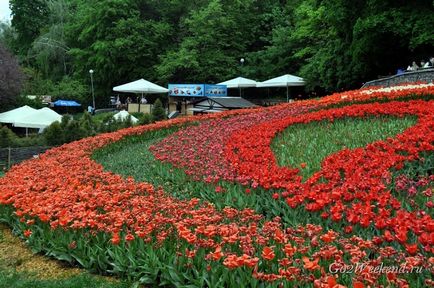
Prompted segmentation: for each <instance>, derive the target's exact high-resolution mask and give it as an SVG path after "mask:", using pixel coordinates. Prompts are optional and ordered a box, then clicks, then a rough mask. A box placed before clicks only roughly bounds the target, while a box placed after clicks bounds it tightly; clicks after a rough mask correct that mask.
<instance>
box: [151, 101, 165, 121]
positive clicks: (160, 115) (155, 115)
mask: <svg viewBox="0 0 434 288" xmlns="http://www.w3.org/2000/svg"><path fill="white" fill-rule="evenodd" d="M152 119H153V120H154V121H161V120H164V119H167V114H166V110H164V108H163V104H162V103H161V100H160V99H157V100H155V102H154V106H153V107H152Z"/></svg>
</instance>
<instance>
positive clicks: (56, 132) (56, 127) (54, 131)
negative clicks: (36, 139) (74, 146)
mask: <svg viewBox="0 0 434 288" xmlns="http://www.w3.org/2000/svg"><path fill="white" fill-rule="evenodd" d="M44 137H45V140H46V141H47V144H48V145H50V146H57V145H61V144H63V143H65V140H64V138H63V137H64V136H63V129H62V127H61V126H60V123H59V122H58V121H56V122H54V123H52V124H51V125H50V126H48V127H47V128H45V130H44Z"/></svg>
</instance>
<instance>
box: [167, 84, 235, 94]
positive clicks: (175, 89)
mask: <svg viewBox="0 0 434 288" xmlns="http://www.w3.org/2000/svg"><path fill="white" fill-rule="evenodd" d="M227 95H228V89H227V87H226V85H208V84H169V96H181V97H218V96H220V97H225V96H227Z"/></svg>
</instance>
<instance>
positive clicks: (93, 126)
mask: <svg viewBox="0 0 434 288" xmlns="http://www.w3.org/2000/svg"><path fill="white" fill-rule="evenodd" d="M79 123H80V127H81V128H83V129H84V130H85V131H86V136H94V135H96V133H97V131H98V130H99V127H98V124H97V123H96V122H95V121H94V119H93V117H92V115H90V114H89V113H88V112H84V114H83V116H82V117H81V118H80V120H79Z"/></svg>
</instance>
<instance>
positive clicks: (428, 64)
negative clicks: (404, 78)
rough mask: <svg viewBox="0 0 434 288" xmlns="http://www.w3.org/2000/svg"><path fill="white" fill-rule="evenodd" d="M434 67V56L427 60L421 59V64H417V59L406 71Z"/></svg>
mask: <svg viewBox="0 0 434 288" xmlns="http://www.w3.org/2000/svg"><path fill="white" fill-rule="evenodd" d="M433 67H434V57H431V58H430V59H429V60H428V61H427V62H425V60H421V61H420V66H419V65H417V63H416V61H413V63H411V65H409V66H408V67H407V70H406V71H417V70H420V69H425V68H433Z"/></svg>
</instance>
